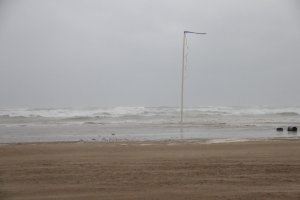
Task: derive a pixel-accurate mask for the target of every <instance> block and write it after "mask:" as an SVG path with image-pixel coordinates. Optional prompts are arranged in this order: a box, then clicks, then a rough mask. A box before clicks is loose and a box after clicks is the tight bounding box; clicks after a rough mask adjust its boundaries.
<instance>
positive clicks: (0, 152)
mask: <svg viewBox="0 0 300 200" xmlns="http://www.w3.org/2000/svg"><path fill="white" fill-rule="evenodd" d="M0 158H1V159H0V199H23V200H26V199H72V200H74V199H285V200H287V199H295V200H296V199H300V141H299V140H275V141H274V140H272V141H255V142H238V143H220V144H200V143H199V142H195V141H194V142H176V143H172V142H155V143H151V142H147V143H132V142H128V143H109V144H106V143H83V142H82V143H35V144H13V145H2V146H0Z"/></svg>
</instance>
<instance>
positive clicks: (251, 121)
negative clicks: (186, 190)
mask: <svg viewBox="0 0 300 200" xmlns="http://www.w3.org/2000/svg"><path fill="white" fill-rule="evenodd" d="M179 115H180V110H179V109H178V108H174V107H114V108H80V109H78V108H77V109H76V108H60V109H56V108H38V109H37V108H35V109H29V108H18V109H8V108H4V109H0V124H2V125H11V124H18V125H20V124H21V125H24V124H27V125H28V124H31V125H33V124H58V123H59V124H68V123H77V124H87V125H103V124H124V123H125V124H137V125H143V124H148V125H149V124H152V125H157V124H158V125H164V126H174V125H176V124H177V123H178V119H179ZM184 117H185V123H186V124H185V125H186V126H198V125H201V126H208V127H219V128H222V127H255V126H265V125H267V126H277V125H287V123H292V124H296V125H297V124H300V107H266V106H265V107H224V106H218V107H213V106H206V107H195V108H187V109H185V113H184Z"/></svg>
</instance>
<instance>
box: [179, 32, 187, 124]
mask: <svg viewBox="0 0 300 200" xmlns="http://www.w3.org/2000/svg"><path fill="white" fill-rule="evenodd" d="M185 46H186V32H185V31H184V32H183V49H182V71H181V107H180V123H181V124H182V123H183V100H184V99H183V93H184V71H185V49H186V48H185Z"/></svg>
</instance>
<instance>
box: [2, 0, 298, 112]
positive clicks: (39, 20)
mask: <svg viewBox="0 0 300 200" xmlns="http://www.w3.org/2000/svg"><path fill="white" fill-rule="evenodd" d="M299 4H300V3H299V1H297V0H251V1H249V0H226V1H225V0H182V1H179V0H126V1H124V0H119V1H116V0H85V1H83V0H0V95H1V97H0V107H7V106H33V107H34V106H37V107H44V106H116V105H124V106H126V105H129V106H130V105H131V106H137V105H140V106H159V105H169V106H177V105H178V102H179V94H180V93H179V92H180V91H179V86H180V82H179V80H180V79H179V78H180V67H181V51H182V32H183V30H191V31H202V32H203V31H205V32H208V35H206V36H191V37H189V41H188V42H189V52H190V53H189V66H188V68H189V70H188V76H187V85H186V88H187V92H186V105H190V106H195V105H199V106H201V105H287V106H293V105H300V92H299V91H300V89H299V73H300V5H299Z"/></svg>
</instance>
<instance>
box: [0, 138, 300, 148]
mask: <svg viewBox="0 0 300 200" xmlns="http://www.w3.org/2000/svg"><path fill="white" fill-rule="evenodd" d="M290 140H291V141H294V140H300V136H299V137H272V138H236V139H235V138H216V139H202V138H201V139H165V140H108V141H99V140H74V141H40V142H36V141H34V142H11V143H0V147H1V146H13V145H27V144H28V145H30V144H77V143H83V144H95V143H96V144H97V143H98V144H144V143H146V144H168V143H174V144H183V143H185V144H189V143H191V144H192V143H197V144H223V143H224V144H226V143H244V142H263V141H290Z"/></svg>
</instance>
